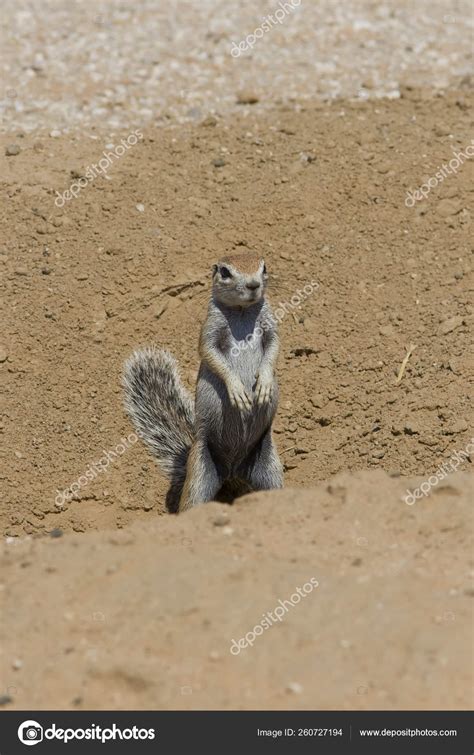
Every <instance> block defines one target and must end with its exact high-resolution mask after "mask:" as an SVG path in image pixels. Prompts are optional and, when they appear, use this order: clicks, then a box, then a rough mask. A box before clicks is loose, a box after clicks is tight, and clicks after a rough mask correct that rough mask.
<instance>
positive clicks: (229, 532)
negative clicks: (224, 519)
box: [222, 527, 234, 535]
mask: <svg viewBox="0 0 474 755" xmlns="http://www.w3.org/2000/svg"><path fill="white" fill-rule="evenodd" d="M222 532H223V534H224V535H233V534H234V530H233V529H232V527H223V528H222Z"/></svg>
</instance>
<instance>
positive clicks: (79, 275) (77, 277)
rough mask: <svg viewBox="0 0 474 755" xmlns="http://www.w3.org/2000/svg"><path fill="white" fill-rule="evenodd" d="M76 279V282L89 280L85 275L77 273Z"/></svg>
mask: <svg viewBox="0 0 474 755" xmlns="http://www.w3.org/2000/svg"><path fill="white" fill-rule="evenodd" d="M76 279H77V280H78V281H86V280H89V276H88V275H87V273H79V274H78V275H76Z"/></svg>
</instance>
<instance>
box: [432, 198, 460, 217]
mask: <svg viewBox="0 0 474 755" xmlns="http://www.w3.org/2000/svg"><path fill="white" fill-rule="evenodd" d="M437 209H438V214H439V215H441V217H442V218H449V217H451V215H457V213H458V212H461V210H462V204H461V202H459V201H456V200H454V199H441V201H440V202H438V208H437Z"/></svg>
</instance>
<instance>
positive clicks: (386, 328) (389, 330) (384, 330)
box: [379, 325, 395, 337]
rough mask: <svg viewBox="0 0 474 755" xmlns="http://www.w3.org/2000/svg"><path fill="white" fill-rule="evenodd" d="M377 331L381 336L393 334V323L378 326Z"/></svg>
mask: <svg viewBox="0 0 474 755" xmlns="http://www.w3.org/2000/svg"><path fill="white" fill-rule="evenodd" d="M379 333H380V335H381V336H387V337H390V336H393V335H394V333H395V330H394V328H393V325H383V326H382V327H381V328H379Z"/></svg>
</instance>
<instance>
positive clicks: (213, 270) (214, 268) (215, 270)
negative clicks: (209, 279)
mask: <svg viewBox="0 0 474 755" xmlns="http://www.w3.org/2000/svg"><path fill="white" fill-rule="evenodd" d="M216 273H217V265H213V266H212V276H213V277H214V275H215V274H216Z"/></svg>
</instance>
